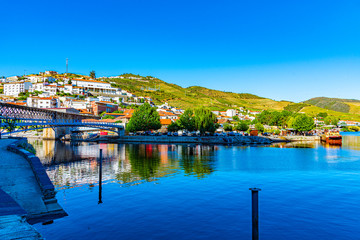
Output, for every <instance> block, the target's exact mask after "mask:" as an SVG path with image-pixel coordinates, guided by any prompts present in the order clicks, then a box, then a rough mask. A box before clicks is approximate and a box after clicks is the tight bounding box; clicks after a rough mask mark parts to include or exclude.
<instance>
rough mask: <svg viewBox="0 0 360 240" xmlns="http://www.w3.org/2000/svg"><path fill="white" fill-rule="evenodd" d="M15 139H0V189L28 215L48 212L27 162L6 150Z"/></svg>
mask: <svg viewBox="0 0 360 240" xmlns="http://www.w3.org/2000/svg"><path fill="white" fill-rule="evenodd" d="M14 141H17V140H16V139H1V140H0V189H2V190H3V191H4V192H6V193H7V194H9V195H10V196H11V197H12V198H13V199H14V200H15V201H16V202H17V203H18V204H19V205H20V206H21V207H22V208H23V209H25V210H26V211H27V213H28V214H30V215H39V214H42V213H46V212H48V210H47V208H46V206H45V203H44V201H43V199H42V196H43V195H42V192H41V189H40V187H39V184H38V182H37V181H36V178H35V175H34V173H33V171H32V169H31V167H30V165H29V163H28V162H27V161H26V160H25V159H24V158H23V157H21V156H19V155H17V154H15V153H12V152H10V151H7V150H6V147H7V146H8V145H9V144H11V143H13V142H14Z"/></svg>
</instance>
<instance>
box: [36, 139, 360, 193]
mask: <svg viewBox="0 0 360 240" xmlns="http://www.w3.org/2000/svg"><path fill="white" fill-rule="evenodd" d="M29 142H30V143H32V144H33V145H34V147H35V149H36V151H37V155H38V157H39V158H40V159H41V160H42V161H43V163H44V165H45V166H46V168H47V172H48V175H49V177H50V178H51V180H52V181H53V183H54V184H55V185H56V187H57V188H58V189H66V188H72V187H76V186H83V185H86V186H87V187H88V188H89V189H90V190H92V189H93V188H94V187H95V186H96V185H97V184H98V181H99V178H98V176H99V162H98V156H99V150H100V149H102V150H103V166H102V168H103V175H102V181H103V182H104V183H105V184H106V183H107V182H117V183H119V184H121V186H123V187H127V186H133V185H137V184H141V183H144V182H157V181H158V180H159V179H161V178H163V177H170V176H173V175H176V174H179V173H180V174H182V175H185V176H194V177H196V178H199V179H201V178H205V177H207V176H209V175H210V174H212V173H213V172H214V171H216V168H217V165H219V164H220V166H223V165H224V164H233V165H232V168H233V169H243V170H246V171H250V170H251V171H258V170H259V169H260V170H262V169H266V170H267V171H269V170H284V169H297V168H299V166H302V167H300V168H301V169H308V168H315V167H317V168H319V167H322V168H328V167H332V166H329V165H327V164H332V163H339V162H351V161H355V160H357V156H358V155H359V154H352V155H351V159H350V157H347V156H345V155H344V153H342V152H341V149H351V150H360V138H359V137H356V136H344V137H343V145H342V146H336V145H335V146H334V145H324V144H322V143H320V142H293V143H276V144H273V145H270V146H262V147H260V148H257V149H258V151H257V153H256V155H254V152H253V153H251V149H253V147H249V146H210V145H209V146H206V145H194V144H184V145H181V144H179V145H167V144H105V143H100V144H95V143H76V144H70V143H63V142H59V141H39V140H35V141H29ZM267 147H271V148H273V149H274V148H284V149H286V148H302V149H304V150H305V149H317V150H315V151H313V152H311V153H310V152H306V151H299V152H292V153H293V154H294V155H293V156H292V155H288V156H287V158H286V159H285V160H283V161H282V162H281V163H282V164H279V162H278V161H273V160H269V161H267V160H262V161H254V160H253V158H254V157H255V156H262V154H265V153H264V152H263V151H262V150H261V149H266V148H267ZM220 149H221V151H219V150H220ZM321 149H323V150H321ZM239 151H241V152H244V153H243V154H241V153H240V152H239ZM249 151H250V152H249ZM225 152H227V153H226V154H228V152H233V154H234V156H235V155H236V156H238V157H239V156H241V159H242V160H241V161H238V160H237V159H236V157H235V158H234V157H232V156H231V155H228V156H227V157H225V158H224V156H223V155H222V154H224V153H225ZM271 154H273V155H271ZM278 154H279V153H277V152H269V151H267V152H266V154H265V155H264V157H265V159H268V158H271V159H279V155H278ZM311 159H314V160H315V161H313V160H311ZM320 159H324V160H326V162H327V163H325V162H317V161H318V160H320Z"/></svg>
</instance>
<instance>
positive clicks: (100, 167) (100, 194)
mask: <svg viewBox="0 0 360 240" xmlns="http://www.w3.org/2000/svg"><path fill="white" fill-rule="evenodd" d="M99 161H100V166H99V201H98V204H100V203H102V149H100V156H99Z"/></svg>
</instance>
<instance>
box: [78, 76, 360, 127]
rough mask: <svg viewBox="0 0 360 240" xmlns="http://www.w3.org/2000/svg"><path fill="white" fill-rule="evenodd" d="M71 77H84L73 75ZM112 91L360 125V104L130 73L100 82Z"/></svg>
mask: <svg viewBox="0 0 360 240" xmlns="http://www.w3.org/2000/svg"><path fill="white" fill-rule="evenodd" d="M72 77H81V75H74V76H72ZM101 79H102V80H103V81H106V82H109V83H111V84H112V86H113V87H119V88H121V89H124V90H127V91H129V92H132V93H134V94H135V95H137V96H144V97H151V98H152V99H153V101H154V103H155V104H162V103H165V102H167V103H168V104H170V105H171V106H174V107H179V108H183V109H186V108H195V107H200V106H204V107H207V108H210V109H211V110H226V109H229V108H238V107H245V108H247V109H249V110H278V111H281V110H288V111H292V112H300V113H306V114H308V115H310V116H317V114H319V113H320V112H327V113H328V114H329V115H333V116H337V117H339V118H340V119H346V120H356V121H360V100H355V99H339V98H326V97H317V98H312V99H309V100H307V101H304V102H301V103H293V102H290V101H275V100H272V99H269V98H264V97H260V96H256V95H254V94H250V93H233V92H223V91H219V90H214V89H209V88H205V87H200V86H191V87H187V88H183V87H181V86H179V85H176V84H172V83H167V82H165V81H162V80H160V79H158V78H155V77H152V76H146V77H143V76H140V75H135V74H131V73H126V74H122V75H120V76H118V77H116V78H101Z"/></svg>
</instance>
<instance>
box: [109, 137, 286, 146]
mask: <svg viewBox="0 0 360 240" xmlns="http://www.w3.org/2000/svg"><path fill="white" fill-rule="evenodd" d="M110 141H111V142H121V143H127V142H138V143H143V142H154V143H195V144H240V145H242V144H244V145H245V144H270V143H272V142H274V140H272V139H269V138H266V137H258V136H227V137H219V136H204V137H188V136H178V137H175V136H171V137H170V136H122V137H120V138H117V139H112V140H110ZM279 141H284V140H282V139H279Z"/></svg>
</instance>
